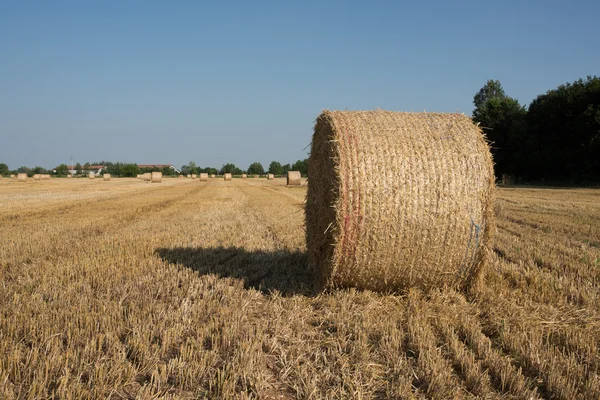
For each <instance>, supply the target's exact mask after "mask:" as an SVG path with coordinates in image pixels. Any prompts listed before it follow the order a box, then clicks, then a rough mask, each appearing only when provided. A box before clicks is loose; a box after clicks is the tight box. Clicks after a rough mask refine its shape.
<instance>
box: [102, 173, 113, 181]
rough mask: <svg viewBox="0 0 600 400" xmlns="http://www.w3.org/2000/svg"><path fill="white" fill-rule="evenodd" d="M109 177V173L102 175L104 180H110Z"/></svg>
mask: <svg viewBox="0 0 600 400" xmlns="http://www.w3.org/2000/svg"><path fill="white" fill-rule="evenodd" d="M110 178H111V176H110V174H104V175H103V179H104V180H105V181H110Z"/></svg>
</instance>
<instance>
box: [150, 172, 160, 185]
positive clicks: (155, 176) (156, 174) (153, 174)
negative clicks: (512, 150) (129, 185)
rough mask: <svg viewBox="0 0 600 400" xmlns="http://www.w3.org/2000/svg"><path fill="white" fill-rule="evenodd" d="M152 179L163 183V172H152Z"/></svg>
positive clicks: (153, 181) (154, 181)
mask: <svg viewBox="0 0 600 400" xmlns="http://www.w3.org/2000/svg"><path fill="white" fill-rule="evenodd" d="M151 180H152V183H161V182H162V172H152V175H151Z"/></svg>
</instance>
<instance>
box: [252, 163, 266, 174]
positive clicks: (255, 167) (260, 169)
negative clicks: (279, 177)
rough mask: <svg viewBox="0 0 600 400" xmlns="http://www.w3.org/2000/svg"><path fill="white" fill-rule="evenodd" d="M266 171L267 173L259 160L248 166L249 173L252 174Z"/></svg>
mask: <svg viewBox="0 0 600 400" xmlns="http://www.w3.org/2000/svg"><path fill="white" fill-rule="evenodd" d="M264 173H265V169H264V168H263V166H262V164H261V163H259V162H253V163H252V164H250V166H249V167H248V174H250V175H264Z"/></svg>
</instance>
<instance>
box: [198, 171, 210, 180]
mask: <svg viewBox="0 0 600 400" xmlns="http://www.w3.org/2000/svg"><path fill="white" fill-rule="evenodd" d="M207 180H208V174H207V173H204V172H202V173H201V174H200V182H206V181H207Z"/></svg>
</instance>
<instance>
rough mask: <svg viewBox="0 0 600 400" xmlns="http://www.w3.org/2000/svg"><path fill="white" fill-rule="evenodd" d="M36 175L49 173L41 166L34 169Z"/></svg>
mask: <svg viewBox="0 0 600 400" xmlns="http://www.w3.org/2000/svg"><path fill="white" fill-rule="evenodd" d="M33 173H34V174H46V173H48V171H47V170H46V168H44V167H40V166H39V165H38V166H36V167H35V168H34V169H33Z"/></svg>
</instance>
